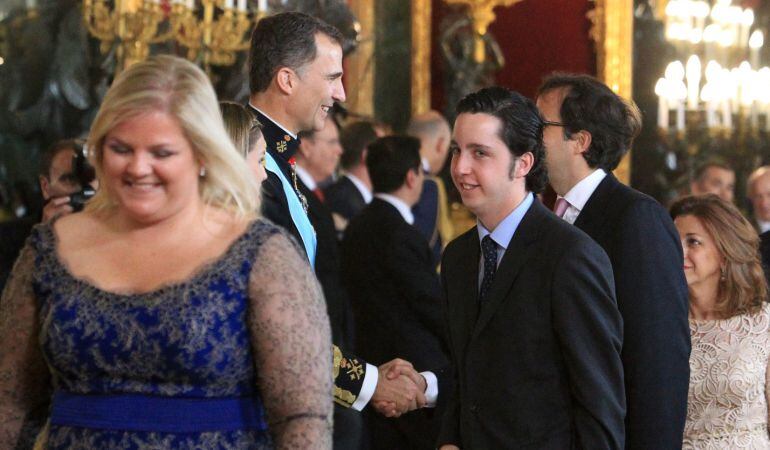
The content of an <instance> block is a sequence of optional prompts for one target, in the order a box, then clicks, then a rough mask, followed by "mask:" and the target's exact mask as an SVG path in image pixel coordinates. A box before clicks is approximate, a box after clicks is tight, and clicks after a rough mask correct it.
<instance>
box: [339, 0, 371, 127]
mask: <svg viewBox="0 0 770 450" xmlns="http://www.w3.org/2000/svg"><path fill="white" fill-rule="evenodd" d="M350 9H351V10H352V11H353V14H354V15H355V16H356V18H357V19H358V23H359V25H360V29H359V31H358V32H359V43H358V48H357V49H356V51H355V52H353V54H351V55H350V57H348V59H347V61H346V76H345V83H346V88H347V94H348V100H347V103H348V107H349V108H350V110H351V111H355V112H357V113H359V114H363V115H366V116H370V117H374V64H375V62H374V1H373V0H352V1H351V2H350Z"/></svg>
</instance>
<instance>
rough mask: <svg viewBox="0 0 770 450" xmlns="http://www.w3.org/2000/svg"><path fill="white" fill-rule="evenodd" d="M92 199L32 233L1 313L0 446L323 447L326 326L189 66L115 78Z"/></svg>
mask: <svg viewBox="0 0 770 450" xmlns="http://www.w3.org/2000/svg"><path fill="white" fill-rule="evenodd" d="M88 146H89V149H90V152H91V155H90V156H91V158H92V162H93V164H94V166H95V167H96V170H97V177H98V179H99V182H100V186H101V188H100V190H99V192H98V193H97V195H96V196H95V197H94V198H93V199H92V200H91V202H89V204H88V205H87V207H86V210H85V211H84V212H83V213H79V214H72V215H69V216H66V217H62V218H61V219H59V220H57V221H54V222H53V223H51V224H43V225H40V226H38V227H37V228H36V229H35V230H34V232H33V235H32V237H31V238H30V239H29V241H28V243H27V246H26V247H25V248H24V250H23V251H22V254H21V256H20V258H19V260H18V262H17V263H16V266H15V268H14V272H13V274H12V276H11V278H10V280H9V283H8V286H7V287H6V290H5V291H4V293H3V297H2V301H1V302H0V342H2V346H0V427H1V429H0V448H14V446H16V445H23V443H20V442H19V439H20V431H21V429H22V426H23V421H24V419H25V417H26V416H28V414H29V413H30V412H31V411H33V410H39V409H41V407H42V408H43V409H45V405H46V403H48V402H50V403H51V406H50V416H49V418H48V427H47V428H48V432H47V435H41V437H40V438H39V439H38V443H42V444H43V445H44V446H45V447H46V448H52V449H65V448H88V449H92V448H121V449H133V448H155V449H160V448H206V449H208V448H238V449H242V448H243V449H251V448H256V449H263V448H272V447H273V446H275V447H280V448H284V447H286V448H288V447H291V448H313V449H317V448H330V447H331V444H330V430H331V414H332V407H331V405H332V401H331V400H332V396H331V394H332V382H331V376H330V374H331V372H332V371H331V366H330V364H331V360H332V358H331V354H330V347H331V346H330V336H329V324H328V318H327V316H326V312H325V306H324V302H323V298H322V294H321V291H320V290H319V287H318V285H317V283H316V281H315V278H314V277H313V274H312V272H311V271H310V268H309V267H308V264H307V262H306V260H305V258H304V257H303V256H301V254H300V252H299V250H298V248H297V247H296V245H295V244H293V243H292V242H291V241H290V239H289V238H288V237H287V235H286V234H285V233H284V232H282V231H280V230H279V229H278V228H277V227H275V226H273V225H271V224H269V223H267V222H264V221H262V220H259V219H257V218H255V215H254V211H258V210H259V208H258V207H259V205H258V196H257V185H256V183H255V182H254V177H253V176H252V174H250V173H249V171H248V168H247V167H246V165H245V164H243V159H242V157H241V156H240V155H239V154H238V153H237V152H236V151H235V149H234V148H233V145H232V143H231V142H230V140H229V139H228V137H227V133H226V132H225V128H224V125H223V123H222V117H221V115H220V111H219V108H218V105H217V100H216V96H215V94H214V91H213V89H212V87H211V85H210V83H209V81H208V79H207V78H206V75H205V74H204V73H203V72H202V71H201V70H200V69H199V68H197V67H196V66H194V65H193V64H191V63H189V62H187V61H185V60H182V59H179V58H175V57H170V56H158V57H152V58H150V59H148V60H147V61H145V62H141V63H138V64H136V65H134V66H132V67H131V68H129V69H128V70H126V71H125V72H123V73H122V74H121V75H120V76H119V77H118V78H117V79H116V80H115V82H114V84H113V85H112V87H111V88H110V90H109V91H108V93H107V95H106V97H105V99H104V103H103V104H102V106H101V108H100V110H99V112H98V114H97V116H96V118H95V120H94V123H93V126H92V129H91V133H90V135H89V138H88Z"/></svg>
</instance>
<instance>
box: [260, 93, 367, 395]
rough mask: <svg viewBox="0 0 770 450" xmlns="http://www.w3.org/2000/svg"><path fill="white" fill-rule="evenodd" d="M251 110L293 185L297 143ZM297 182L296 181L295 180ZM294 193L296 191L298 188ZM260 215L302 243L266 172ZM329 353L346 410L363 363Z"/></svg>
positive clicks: (277, 185) (281, 195) (277, 183)
mask: <svg viewBox="0 0 770 450" xmlns="http://www.w3.org/2000/svg"><path fill="white" fill-rule="evenodd" d="M251 109H252V111H253V112H254V114H255V115H256V117H257V119H258V120H259V122H260V123H261V124H262V127H263V128H262V134H263V135H264V137H265V142H266V143H267V152H268V153H269V154H270V155H271V156H272V157H273V159H275V161H276V162H277V163H278V166H279V167H280V169H281V170H282V171H283V174H284V176H285V177H286V178H287V179H288V180H289V182H290V183H293V184H295V183H294V180H295V179H296V175H295V174H294V173H293V170H292V168H291V164H290V163H289V161H290V159H291V158H292V157H293V156H294V154H295V153H296V152H297V149H298V148H299V140H298V139H296V138H293V137H292V136H291V135H289V134H288V133H286V131H284V130H283V129H282V128H281V127H279V126H278V125H276V124H275V123H274V122H273V121H272V120H270V119H268V118H267V117H266V116H265V115H264V114H262V113H260V112H259V111H257V110H256V109H254V108H253V107H251ZM298 182H299V180H297V183H298ZM297 189H299V187H298V185H297ZM305 197H306V196H305ZM262 215H263V216H264V217H265V218H267V219H269V220H270V221H272V222H274V223H276V224H278V225H280V226H282V227H284V228H285V229H286V230H288V231H289V233H291V235H292V236H294V238H295V239H297V242H302V237H301V236H300V234H299V231H298V230H297V227H296V226H295V225H294V222H292V220H291V215H290V214H289V204H288V202H287V200H286V195H285V193H284V190H283V185H282V184H281V180H280V178H279V177H278V176H277V175H275V174H274V173H271V172H270V171H267V179H266V180H265V181H264V182H263V183H262ZM327 303H328V300H327ZM333 353H334V366H333V369H334V374H333V375H334V400H335V401H336V402H337V403H339V404H341V405H343V406H347V407H350V406H352V405H353V403H354V402H355V401H356V399H357V398H358V394H359V393H360V391H361V387H362V386H363V382H364V376H365V375H366V362H365V361H363V360H362V359H360V358H358V357H356V356H355V355H352V354H350V353H348V352H345V351H342V350H341V349H340V348H339V347H337V346H336V345H335V346H334V352H333Z"/></svg>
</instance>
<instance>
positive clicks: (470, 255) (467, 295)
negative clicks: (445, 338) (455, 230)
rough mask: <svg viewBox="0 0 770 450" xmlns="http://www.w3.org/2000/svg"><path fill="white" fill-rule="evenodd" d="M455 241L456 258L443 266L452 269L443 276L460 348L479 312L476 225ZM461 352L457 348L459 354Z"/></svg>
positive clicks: (478, 251) (478, 249)
mask: <svg viewBox="0 0 770 450" xmlns="http://www.w3.org/2000/svg"><path fill="white" fill-rule="evenodd" d="M458 240H459V241H458V244H461V248H460V250H459V251H458V252H457V254H458V255H459V257H458V259H457V260H455V261H453V263H452V264H451V265H449V266H448V267H447V269H448V268H449V267H451V268H452V269H454V270H452V271H450V270H447V271H446V272H445V273H444V277H445V281H446V284H447V287H446V289H447V295H448V296H449V299H450V311H451V314H450V315H449V320H451V321H452V322H453V324H452V328H453V329H454V330H457V332H458V334H459V336H458V337H459V339H458V340H457V343H458V345H460V346H461V349H464V348H465V345H467V343H468V341H469V340H470V337H471V333H472V332H473V327H474V326H475V324H476V319H477V317H478V314H479V308H478V293H479V280H478V276H479V257H480V254H481V249H480V247H479V234H478V231H477V230H476V227H473V228H472V229H471V230H470V231H468V232H466V233H465V234H464V235H462V236H460V237H459V238H458ZM442 270H444V269H442ZM463 351H464V350H460V353H462V352H463Z"/></svg>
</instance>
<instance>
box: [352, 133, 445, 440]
mask: <svg viewBox="0 0 770 450" xmlns="http://www.w3.org/2000/svg"><path fill="white" fill-rule="evenodd" d="M419 151H420V141H419V140H417V139H415V138H412V137H407V136H388V137H383V138H380V139H378V140H376V141H374V142H373V143H371V144H370V145H369V147H368V153H367V156H366V166H367V168H368V170H369V175H370V177H371V180H372V185H373V187H374V199H373V200H372V202H371V203H370V204H369V205H367V206H366V208H364V210H363V211H361V213H359V214H358V215H357V216H356V217H354V218H353V220H351V222H350V224H349V225H348V228H347V230H346V231H345V237H344V239H343V241H342V278H343V281H344V283H345V286H346V287H347V289H348V292H350V297H351V304H352V307H353V313H354V318H355V324H356V351H357V352H359V353H361V354H364V355H367V358H369V360H370V361H371V362H372V363H374V364H380V363H384V362H387V361H390V360H392V359H393V358H395V357H402V358H405V359H407V360H409V361H410V362H411V363H412V364H413V365H414V367H415V368H417V370H426V369H436V368H441V367H446V366H447V365H448V364H449V357H448V347H447V342H446V333H445V321H444V314H443V308H442V305H441V291H440V289H439V281H438V275H437V274H436V270H435V265H434V264H433V259H432V255H431V252H430V249H429V247H428V242H427V241H426V240H425V238H424V237H423V236H422V235H421V234H420V232H419V231H418V230H417V229H416V228H415V227H414V226H413V224H414V216H413V215H412V211H411V208H412V206H414V204H415V203H416V202H417V200H418V199H419V198H420V193H421V191H422V186H423V180H424V177H425V175H424V173H423V171H422V168H421V164H420V153H419ZM424 376H425V377H426V379H430V380H431V383H429V384H431V385H433V386H435V387H436V388H438V385H437V384H436V381H438V380H437V379H436V377H435V376H434V375H433V374H432V373H426V374H424ZM445 389H446V388H443V387H442V388H441V390H445ZM428 391H429V392H430V391H432V392H435V388H434V389H428ZM431 397H432V396H431ZM430 400H431V401H432V400H433V398H431V399H430ZM366 420H367V423H368V425H369V432H370V437H371V442H370V448H371V449H372V450H375V449H382V450H391V449H402V448H404V449H406V448H409V449H415V450H416V449H426V450H427V449H433V448H435V443H436V437H437V434H438V426H439V423H438V422H439V417H438V416H437V415H436V414H434V411H432V410H427V409H422V410H419V411H414V412H411V413H409V414H406V415H404V416H402V417H401V418H399V419H387V418H384V417H382V416H380V415H377V414H371V413H369V414H368V415H367V416H366Z"/></svg>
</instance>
